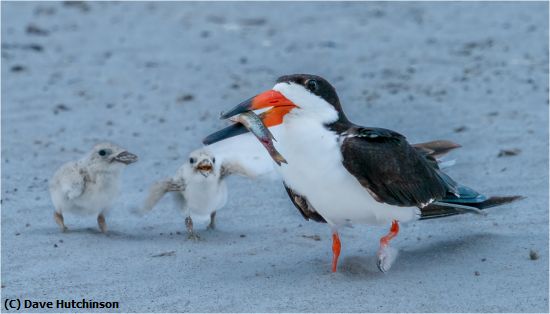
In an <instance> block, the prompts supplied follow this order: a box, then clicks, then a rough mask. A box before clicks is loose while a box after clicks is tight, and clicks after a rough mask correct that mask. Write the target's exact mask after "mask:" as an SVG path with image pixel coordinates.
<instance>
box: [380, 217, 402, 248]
mask: <svg viewBox="0 0 550 314" xmlns="http://www.w3.org/2000/svg"><path fill="white" fill-rule="evenodd" d="M398 233H399V223H398V222H397V220H394V221H392V223H391V228H390V232H388V234H386V235H385V236H383V237H382V238H381V239H380V247H382V246H384V247H386V246H388V244H390V240H391V239H393V238H395V236H397V234H398Z"/></svg>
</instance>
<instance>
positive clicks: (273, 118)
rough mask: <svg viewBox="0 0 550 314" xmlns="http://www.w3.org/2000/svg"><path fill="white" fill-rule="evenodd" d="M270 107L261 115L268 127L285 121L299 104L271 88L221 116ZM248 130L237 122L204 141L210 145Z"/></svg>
mask: <svg viewBox="0 0 550 314" xmlns="http://www.w3.org/2000/svg"><path fill="white" fill-rule="evenodd" d="M269 107H271V109H269V110H268V111H265V112H263V113H261V114H260V115H259V117H260V119H261V120H262V122H263V123H264V125H265V126H266V127H272V126H275V125H279V124H281V123H283V118H284V116H285V115H286V114H287V113H289V112H290V111H291V110H292V109H294V108H296V107H297V106H296V105H295V104H294V103H293V102H292V101H290V100H289V99H288V98H286V97H285V96H283V94H281V93H280V92H278V91H275V90H271V89H270V90H268V91H265V92H263V93H261V94H259V95H256V96H254V97H252V98H250V99H248V100H246V101H243V102H242V103H240V104H238V105H237V106H235V107H234V108H233V109H231V110H229V111H228V112H226V113H224V114H222V116H221V117H220V118H221V119H228V118H231V117H233V116H236V115H238V114H241V113H244V112H247V111H251V110H258V109H264V108H269ZM247 132H248V130H247V129H246V128H245V127H244V126H243V125H242V124H240V123H237V124H233V125H231V126H228V127H226V128H224V129H222V130H220V131H218V132H215V133H212V134H210V135H209V136H207V137H206V138H205V139H204V140H203V141H202V142H203V144H205V145H209V144H213V143H216V142H219V141H221V140H224V139H227V138H230V137H233V136H237V135H241V134H244V133H247Z"/></svg>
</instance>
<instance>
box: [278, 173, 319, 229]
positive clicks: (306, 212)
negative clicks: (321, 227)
mask: <svg viewBox="0 0 550 314" xmlns="http://www.w3.org/2000/svg"><path fill="white" fill-rule="evenodd" d="M283 185H284V186H285V189H286V192H287V193H288V197H290V200H291V201H292V203H294V206H296V208H298V211H300V213H301V214H302V216H304V218H305V219H306V220H310V219H312V220H314V221H317V222H326V220H325V218H323V216H321V215H319V213H318V212H317V211H316V210H315V208H313V206H311V204H310V203H309V201H308V200H307V198H305V197H304V196H302V195H299V194H296V192H294V191H293V190H292V189H290V188H289V187H288V186H286V184H284V183H283Z"/></svg>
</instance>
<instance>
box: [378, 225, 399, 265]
mask: <svg viewBox="0 0 550 314" xmlns="http://www.w3.org/2000/svg"><path fill="white" fill-rule="evenodd" d="M398 233H399V223H398V222H397V220H394V221H392V224H391V228H390V232H388V234H386V235H385V236H383V237H382V238H381V239H380V249H378V254H377V255H378V262H377V266H378V269H380V271H381V272H383V273H385V272H387V271H388V270H389V269H390V268H391V266H392V264H393V262H394V261H395V258H396V257H397V250H395V249H393V248H391V247H390V240H391V239H393V238H395V236H397V234H398Z"/></svg>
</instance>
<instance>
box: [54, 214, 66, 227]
mask: <svg viewBox="0 0 550 314" xmlns="http://www.w3.org/2000/svg"><path fill="white" fill-rule="evenodd" d="M53 218H54V219H55V222H56V223H57V225H58V226H59V228H61V232H65V231H67V227H66V226H65V222H64V220H63V214H62V213H61V211H57V210H56V211H55V212H54V213H53Z"/></svg>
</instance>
